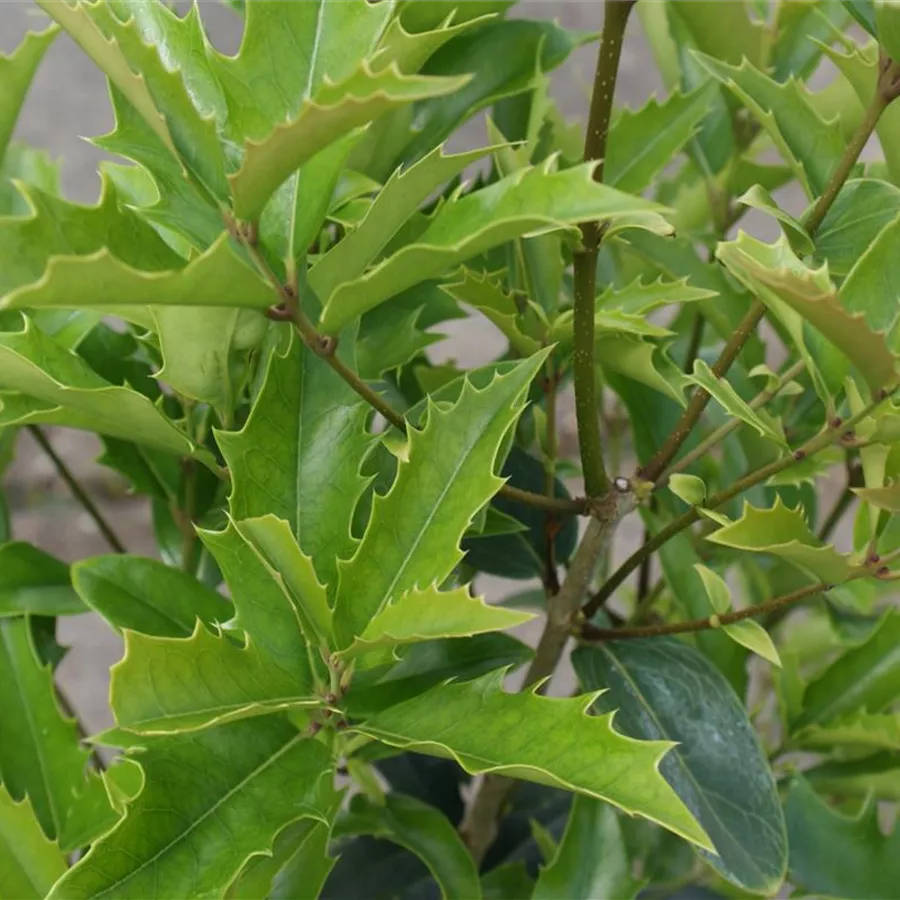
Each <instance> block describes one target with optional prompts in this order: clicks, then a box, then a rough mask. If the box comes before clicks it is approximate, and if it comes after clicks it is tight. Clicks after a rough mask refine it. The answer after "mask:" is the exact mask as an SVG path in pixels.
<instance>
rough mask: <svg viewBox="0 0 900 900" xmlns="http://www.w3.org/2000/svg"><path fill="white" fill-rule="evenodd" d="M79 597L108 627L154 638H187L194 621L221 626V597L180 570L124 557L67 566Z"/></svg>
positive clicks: (227, 614)
mask: <svg viewBox="0 0 900 900" xmlns="http://www.w3.org/2000/svg"><path fill="white" fill-rule="evenodd" d="M72 584H73V586H74V587H75V590H76V591H77V592H78V596H79V597H80V598H81V599H82V600H83V601H84V602H85V603H86V604H87V605H88V606H89V607H90V608H91V609H93V610H94V611H95V612H98V613H99V614H100V615H101V616H103V618H104V619H106V621H107V622H109V623H110V625H113V626H114V627H116V628H123V629H129V630H131V631H139V632H141V633H142V634H152V635H157V636H159V637H189V636H190V634H191V632H192V631H193V630H194V626H195V624H196V622H197V619H200V620H201V621H203V622H206V623H210V624H212V623H214V622H225V621H227V620H228V619H230V618H231V616H232V615H233V613H234V610H233V608H232V606H231V603H230V602H229V601H228V600H226V599H225V598H224V597H222V596H220V595H219V594H217V593H216V592H215V591H212V590H210V589H209V588H208V587H206V586H205V585H203V584H201V583H200V582H199V581H197V579H196V578H193V577H191V576H190V575H188V574H187V573H185V572H182V571H180V570H179V569H173V568H171V567H170V566H165V565H163V564H162V563H160V562H157V561H156V560H155V559H146V558H145V557H142V556H131V555H129V554H115V555H112V554H111V555H109V556H94V557H91V558H88V559H82V560H79V561H78V562H77V563H76V564H75V565H74V566H73V567H72Z"/></svg>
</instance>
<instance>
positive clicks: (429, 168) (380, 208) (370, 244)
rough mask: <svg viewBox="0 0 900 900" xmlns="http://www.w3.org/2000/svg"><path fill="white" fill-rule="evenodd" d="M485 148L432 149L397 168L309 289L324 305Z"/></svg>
mask: <svg viewBox="0 0 900 900" xmlns="http://www.w3.org/2000/svg"><path fill="white" fill-rule="evenodd" d="M490 151H491V148H490V147H485V148H482V149H480V150H470V151H469V152H467V153H456V154H452V155H445V154H444V148H443V147H435V148H434V150H432V151H431V153H429V154H428V155H427V156H425V157H423V158H422V159H420V160H419V161H418V162H417V163H415V164H414V165H412V166H409V167H408V168H405V169H397V170H396V171H395V172H394V173H393V174H392V175H391V177H390V178H389V179H388V181H387V183H386V184H385V186H384V187H383V188H382V189H381V191H379V193H378V196H377V197H376V198H375V200H374V201H373V202H372V205H371V206H370V207H369V211H368V212H367V213H366V217H365V218H364V219H363V220H362V222H360V224H359V225H358V226H357V227H356V228H355V229H354V230H353V231H352V232H350V234H348V235H346V236H345V237H344V238H343V239H342V240H341V241H339V242H338V243H337V244H335V246H334V247H332V248H331V249H330V250H329V251H328V252H327V253H326V254H325V255H324V256H323V257H322V258H321V259H320V260H318V261H317V262H316V263H315V264H314V265H313V267H312V268H311V269H310V270H309V285H310V287H311V288H312V289H313V290H314V291H315V292H316V294H318V296H319V298H320V299H321V300H322V302H323V303H324V302H325V301H327V300H328V298H329V297H330V296H331V295H332V294H333V293H334V291H335V289H336V288H337V287H338V285H341V284H343V283H344V282H347V281H352V280H353V279H355V278H358V277H359V276H360V275H362V273H363V272H364V271H365V269H366V266H368V265H369V263H371V262H372V260H373V259H375V257H376V256H377V255H378V253H379V251H380V250H381V249H382V248H383V247H384V246H385V245H386V244H387V243H388V242H389V241H390V239H391V238H392V237H393V236H394V234H396V232H397V230H398V229H399V228H400V226H401V225H402V224H403V223H404V222H405V221H406V220H407V219H408V218H409V217H410V216H411V215H412V214H413V213H414V212H415V211H416V210H417V209H418V208H419V205H420V204H421V203H422V202H423V201H424V200H426V199H427V198H428V197H429V196H430V195H431V194H432V193H433V192H434V190H435V189H436V188H437V187H439V186H440V185H442V184H444V183H445V182H447V181H449V180H450V179H452V178H455V177H456V176H457V175H459V173H460V172H462V170H463V169H465V167H466V166H468V165H470V164H471V163H473V162H476V161H477V160H479V159H481V157H483V156H485V155H486V154H487V153H489V152H490Z"/></svg>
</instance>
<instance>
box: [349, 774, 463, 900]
mask: <svg viewBox="0 0 900 900" xmlns="http://www.w3.org/2000/svg"><path fill="white" fill-rule="evenodd" d="M358 834H368V835H371V836H372V837H377V838H384V839H385V840H388V841H392V842H393V843H395V844H399V845H400V846H401V847H406V849H407V850H410V851H412V852H413V853H415V854H416V856H418V857H419V858H420V859H421V860H422V862H424V863H425V865H426V866H428V868H429V870H430V872H431V874H432V875H433V876H434V879H435V881H436V882H437V884H438V887H439V888H440V891H441V896H442V897H443V898H445V900H452V898H454V897H465V898H466V900H479V898H480V897H481V886H480V884H479V883H478V872H477V870H476V869H475V863H474V861H473V860H472V855H471V854H470V853H469V851H468V849H467V848H466V845H465V844H464V843H463V842H462V838H460V836H459V834H458V833H457V831H456V829H455V828H454V827H453V826H452V825H451V824H450V821H449V819H447V817H446V816H445V815H444V814H443V813H442V812H440V811H439V810H437V809H435V808H434V807H433V806H430V805H429V804H427V803H423V802H422V801H421V800H418V799H416V798H415V797H409V796H407V795H406V794H401V793H397V792H391V793H389V794H387V796H386V797H385V798H384V803H383V804H381V805H379V804H376V803H373V802H372V801H371V800H370V799H369V798H368V797H366V796H365V795H364V794H357V795H356V796H355V797H353V798H352V799H351V801H350V806H349V808H348V809H347V811H346V812H345V813H343V814H342V815H341V816H340V817H339V818H338V820H337V822H336V823H335V828H334V835H335V837H344V836H346V835H358Z"/></svg>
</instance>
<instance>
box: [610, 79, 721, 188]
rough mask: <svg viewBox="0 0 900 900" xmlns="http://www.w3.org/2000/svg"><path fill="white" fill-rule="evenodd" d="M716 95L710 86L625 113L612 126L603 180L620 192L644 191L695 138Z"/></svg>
mask: <svg viewBox="0 0 900 900" xmlns="http://www.w3.org/2000/svg"><path fill="white" fill-rule="evenodd" d="M715 91H716V88H715V87H713V83H712V82H708V83H707V84H705V85H702V86H701V87H699V88H697V89H696V90H694V91H691V92H690V93H689V94H680V93H676V94H672V95H671V96H670V97H667V98H666V99H665V100H664V101H663V102H662V103H660V102H659V101H658V100H657V99H656V98H655V97H653V98H651V99H650V100H649V101H648V102H647V104H646V105H645V106H643V107H641V108H640V109H638V110H635V111H632V110H630V109H623V110H622V111H621V112H620V113H619V114H618V115H617V116H616V117H615V119H614V120H613V122H612V124H611V125H610V129H609V137H608V139H607V150H606V161H605V162H604V164H603V180H604V181H605V182H606V183H607V184H610V185H612V186H613V187H615V188H618V189H619V190H620V191H631V192H634V193H637V192H639V191H642V190H643V189H644V188H645V187H647V185H649V184H650V182H651V181H653V179H654V178H655V177H656V176H657V175H658V174H659V173H660V172H661V171H662V170H663V169H664V168H665V167H666V166H667V165H668V164H669V163H670V162H671V161H672V158H673V157H674V156H675V154H676V153H678V151H679V150H680V149H681V148H682V147H683V146H684V145H685V144H686V143H687V142H688V141H689V140H690V138H691V137H692V136H693V135H694V133H695V132H696V130H697V126H698V125H699V124H700V121H701V120H702V119H703V118H704V116H706V114H707V113H708V112H709V103H710V100H711V98H712V95H713V94H714V93H715Z"/></svg>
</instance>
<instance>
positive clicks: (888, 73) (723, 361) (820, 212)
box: [638, 59, 900, 483]
mask: <svg viewBox="0 0 900 900" xmlns="http://www.w3.org/2000/svg"><path fill="white" fill-rule="evenodd" d="M898 72H900V67H898V66H897V64H896V63H893V62H891V61H890V60H888V61H887V62H885V60H884V59H882V61H881V71H880V74H879V79H878V89H877V90H876V91H875V96H874V97H873V99H872V102H871V103H870V104H869V108H868V109H867V110H866V115H865V117H864V118H863V121H862V122H861V123H860V125H859V127H858V128H857V130H856V132H855V133H854V135H853V137H852V138H851V139H850V142H849V143H848V144H847V146H846V148H845V149H844V153H843V155H842V156H841V158H840V160H838V164H837V166H836V167H835V170H834V172H833V173H832V175H831V177H830V178H829V180H828V184H827V185H826V187H825V190H824V191H823V192H822V196H821V197H819V199H818V201H817V202H816V205H815V206H814V207H813V209H812V212H811V213H810V214H809V216H808V217H807V219H806V222H805V223H804V225H805V227H806V231H807V233H808V234H809V235H810V237H812V236H813V235H815V233H816V231H817V230H818V228H819V226H820V225H821V224H822V221H823V219H824V218H825V216H826V214H827V213H828V210H829V209H830V208H831V205H832V204H833V203H834V201H835V199H836V197H837V195H838V193H840V190H841V187H842V186H843V184H844V182H845V181H846V180H847V177H848V175H849V174H850V172H851V170H852V169H853V166H854V165H855V164H856V161H857V159H858V158H859V154H860V153H861V152H862V149H863V147H864V146H865V144H866V141H868V139H869V137H870V136H871V134H872V132H873V131H874V129H875V126H876V125H877V124H878V120H879V118H880V117H881V114H882V113H883V112H884V110H885V108H886V107H887V106H888V104H889V103H890V102H891V101H892V100H893V99H895V98H896V96H897V93H898V90H900V88H898ZM765 312H766V307H765V304H763V302H762V301H761V300H758V299H757V300H754V301H753V304H752V305H751V307H750V309H749V310H748V311H747V313H746V315H745V316H744V318H743V319H742V320H741V322H740V324H739V325H738V327H737V329H736V331H735V332H734V333H733V334H732V335H731V337H730V338H729V339H728V341H727V342H726V344H725V346H724V347H723V348H722V352H721V354H720V355H719V358H718V359H717V360H716V362H715V363H714V364H713V366H712V371H713V373H714V374H715V375H716V376H717V377H719V378H721V377H722V376H724V375H725V374H726V373H727V371H728V369H729V368H730V367H731V364H732V363H733V362H734V360H735V359H736V358H737V356H738V354H739V353H740V352H741V350H742V349H743V346H744V344H745V343H746V342H747V340H748V339H749V337H750V335H751V334H753V333H754V331H755V330H756V327H757V325H759V323H760V321H761V319H762V318H763V316H764V315H765ZM709 400H710V396H709V394H708V393H707V392H706V391H705V390H703V388H701V387H697V388H695V389H694V392H693V394H692V395H691V399H690V401H689V402H688V405H687V408H686V409H685V411H684V412H683V413H682V414H681V418H680V419H679V420H678V422H677V423H676V424H675V427H674V428H673V430H672V432H671V433H670V434H669V436H668V437H667V438H666V440H665V441H664V442H663V444H662V446H661V447H660V448H659V450H657V452H656V453H655V454H654V456H653V458H652V459H651V460H650V461H649V462H648V463H646V464H645V465H643V466H641V467H640V469H639V470H638V474H639V475H640V476H641V477H643V478H646V479H647V480H648V481H653V482H657V483H658V480H659V477H660V475H661V474H662V473H663V472H664V471H665V469H666V467H667V466H668V465H669V463H670V462H671V461H672V460H673V459H674V458H675V455H676V454H677V453H678V451H679V450H680V449H681V445H682V444H683V443H684V442H685V441H686V440H687V438H688V436H689V435H690V433H691V431H692V430H693V428H694V426H695V425H696V424H697V422H698V421H699V419H700V416H701V415H702V414H703V410H704V409H706V406H707V404H708V403H709Z"/></svg>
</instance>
